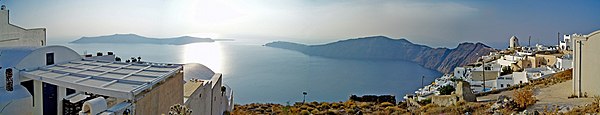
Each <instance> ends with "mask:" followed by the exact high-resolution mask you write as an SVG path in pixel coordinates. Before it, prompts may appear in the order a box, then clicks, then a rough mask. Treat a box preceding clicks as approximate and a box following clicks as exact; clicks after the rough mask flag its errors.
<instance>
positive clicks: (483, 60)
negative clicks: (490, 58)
mask: <svg viewBox="0 0 600 115" xmlns="http://www.w3.org/2000/svg"><path fill="white" fill-rule="evenodd" d="M481 62H483V64H482V65H481V67H483V73H482V75H483V92H485V58H483V55H481Z"/></svg>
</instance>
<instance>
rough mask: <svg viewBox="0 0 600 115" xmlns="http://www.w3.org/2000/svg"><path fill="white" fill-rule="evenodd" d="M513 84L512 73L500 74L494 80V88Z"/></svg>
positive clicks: (502, 87)
mask: <svg viewBox="0 0 600 115" xmlns="http://www.w3.org/2000/svg"><path fill="white" fill-rule="evenodd" d="M512 85H514V81H513V77H512V75H510V74H508V75H503V76H500V77H498V78H496V80H494V87H493V88H494V89H504V88H507V87H510V86H512Z"/></svg>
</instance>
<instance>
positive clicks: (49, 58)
mask: <svg viewBox="0 0 600 115" xmlns="http://www.w3.org/2000/svg"><path fill="white" fill-rule="evenodd" d="M52 64H54V53H46V65H52Z"/></svg>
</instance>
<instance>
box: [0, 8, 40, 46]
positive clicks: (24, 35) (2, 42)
mask: <svg viewBox="0 0 600 115" xmlns="http://www.w3.org/2000/svg"><path fill="white" fill-rule="evenodd" d="M44 45H46V29H45V28H35V29H25V28H22V27H19V26H15V25H13V24H10V22H9V10H8V9H7V8H6V6H4V5H2V7H1V8H0V46H2V47H9V46H44Z"/></svg>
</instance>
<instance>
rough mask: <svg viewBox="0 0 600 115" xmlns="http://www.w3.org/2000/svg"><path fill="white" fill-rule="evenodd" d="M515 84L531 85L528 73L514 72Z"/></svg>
mask: <svg viewBox="0 0 600 115" xmlns="http://www.w3.org/2000/svg"><path fill="white" fill-rule="evenodd" d="M512 78H513V81H514V82H513V84H522V83H529V77H527V72H513V73H512Z"/></svg>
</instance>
